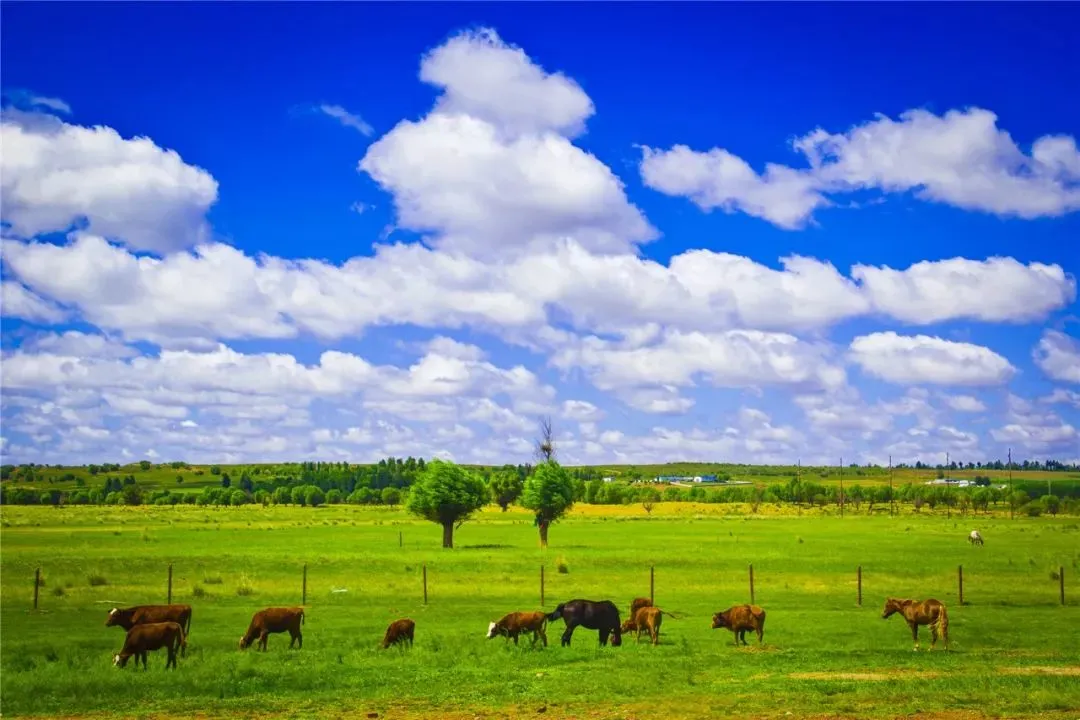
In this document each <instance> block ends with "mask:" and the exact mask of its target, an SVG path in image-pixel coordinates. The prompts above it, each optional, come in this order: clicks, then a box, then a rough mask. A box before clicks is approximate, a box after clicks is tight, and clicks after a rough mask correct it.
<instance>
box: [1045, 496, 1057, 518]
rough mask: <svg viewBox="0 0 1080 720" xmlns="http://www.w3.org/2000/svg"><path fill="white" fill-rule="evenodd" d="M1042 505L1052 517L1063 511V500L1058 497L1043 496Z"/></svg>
mask: <svg viewBox="0 0 1080 720" xmlns="http://www.w3.org/2000/svg"><path fill="white" fill-rule="evenodd" d="M1042 504H1043V507H1044V508H1045V509H1046V512H1048V513H1050V514H1051V515H1055V516H1056V515H1057V514H1058V512H1060V511H1061V498H1059V497H1058V496H1057V495H1043V496H1042Z"/></svg>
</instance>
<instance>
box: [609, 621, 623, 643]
mask: <svg viewBox="0 0 1080 720" xmlns="http://www.w3.org/2000/svg"><path fill="white" fill-rule="evenodd" d="M620 645H622V630H620V629H619V626H618V625H616V626H615V632H613V633H612V634H611V647H619V646H620Z"/></svg>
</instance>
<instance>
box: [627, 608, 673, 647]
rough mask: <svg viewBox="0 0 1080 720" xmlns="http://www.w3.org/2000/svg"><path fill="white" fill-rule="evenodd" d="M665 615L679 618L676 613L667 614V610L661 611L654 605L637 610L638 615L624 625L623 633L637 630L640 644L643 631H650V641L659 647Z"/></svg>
mask: <svg viewBox="0 0 1080 720" xmlns="http://www.w3.org/2000/svg"><path fill="white" fill-rule="evenodd" d="M664 615H670V616H671V617H677V616H676V615H675V614H674V613H670V612H667V611H666V610H661V609H660V608H658V607H656V606H654V605H648V606H646V607H639V608H638V610H637V614H636V615H634V616H633V617H631V618H630V619H628V620H627V621H626V622H624V623H623V626H622V631H623V632H624V633H625V632H630V631H632V630H636V631H637V641H638V642H640V641H641V631H642V630H645V631H648V633H649V639H650V640H652V644H653V645H659V644H660V621H661V620H662V619H663V616H664Z"/></svg>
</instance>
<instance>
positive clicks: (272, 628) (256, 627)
mask: <svg viewBox="0 0 1080 720" xmlns="http://www.w3.org/2000/svg"><path fill="white" fill-rule="evenodd" d="M303 623H304V608H301V607H272V608H266V609H265V610H260V611H259V612H257V613H255V614H254V615H252V616H251V624H250V625H248V629H247V632H246V633H244V634H243V635H242V636H241V637H240V649H241V650H245V649H247V648H248V647H250V646H251V643H252V642H253V641H254V640H255V638H256V637H258V638H259V646H260V647H261V648H262V650H263V652H266V641H267V639H268V638H269V636H270V633H280V632H286V631H288V633H289V635H290V637H291V639H290V640H289V647H290V648H291V647H292V646H293V644H294V643H295V644H296V649H297V650H299V649H300V648H302V647H304V634H303V633H302V632H300V626H301V625H302V624H303Z"/></svg>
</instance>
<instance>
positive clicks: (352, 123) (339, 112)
mask: <svg viewBox="0 0 1080 720" xmlns="http://www.w3.org/2000/svg"><path fill="white" fill-rule="evenodd" d="M316 109H317V110H318V111H319V112H321V113H323V114H324V115H329V116H330V117H332V118H334V119H335V120H337V121H338V122H339V123H341V124H342V125H344V126H345V127H347V128H352V129H353V130H356V131H357V132H358V133H360V134H361V135H363V136H364V137H367V136H369V135H371V134H372V133H374V132H375V129H374V128H372V127H371V126H370V125H368V124H367V123H366V122H365V121H364V118H362V117H360V116H359V115H356V114H354V113H351V112H349V111H348V110H346V109H345V108H343V107H341V106H340V105H330V104H328V103H323V104H321V105H319V106H318V107H317V108H316Z"/></svg>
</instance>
